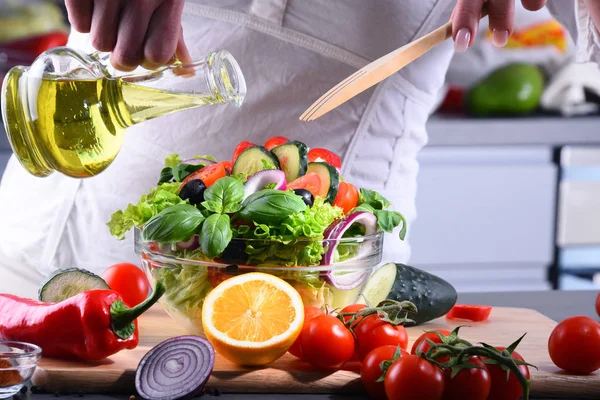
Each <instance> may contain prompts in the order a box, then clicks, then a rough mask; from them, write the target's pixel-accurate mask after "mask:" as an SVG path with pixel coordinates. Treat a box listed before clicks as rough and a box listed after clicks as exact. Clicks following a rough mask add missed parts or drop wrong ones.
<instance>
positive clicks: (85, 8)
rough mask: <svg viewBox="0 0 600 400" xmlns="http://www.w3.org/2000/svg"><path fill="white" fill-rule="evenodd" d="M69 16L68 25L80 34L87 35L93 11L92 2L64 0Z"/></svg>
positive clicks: (87, 0)
mask: <svg viewBox="0 0 600 400" xmlns="http://www.w3.org/2000/svg"><path fill="white" fill-rule="evenodd" d="M65 6H66V7H67V12H68V14H69V23H70V24H71V26H72V27H73V28H74V29H75V30H76V31H77V32H81V33H89V32H90V27H91V24H92V13H93V11H94V3H93V0H65Z"/></svg>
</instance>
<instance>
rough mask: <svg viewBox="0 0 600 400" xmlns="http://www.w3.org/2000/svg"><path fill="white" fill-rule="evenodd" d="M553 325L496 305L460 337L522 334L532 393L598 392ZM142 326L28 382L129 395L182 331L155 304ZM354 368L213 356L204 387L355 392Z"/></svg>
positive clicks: (45, 363) (49, 366)
mask: <svg viewBox="0 0 600 400" xmlns="http://www.w3.org/2000/svg"><path fill="white" fill-rule="evenodd" d="M555 325H556V323H555V322H554V321H552V320H551V319H549V318H547V317H545V316H543V315H541V314H540V313H538V312H537V311H534V310H529V309H523V308H500V307H496V308H494V309H493V311H492V314H491V316H490V320H489V321H487V322H484V323H472V324H471V325H470V327H464V328H463V329H462V336H464V338H465V339H467V340H469V341H471V342H472V343H477V342H486V343H489V344H492V345H498V346H507V345H509V344H510V343H512V342H513V341H514V340H516V339H517V338H519V336H521V335H522V334H523V333H525V332H527V335H526V336H525V338H524V339H523V341H522V343H521V344H520V346H519V348H518V349H517V351H518V352H519V353H520V354H521V355H522V356H523V357H524V358H525V360H527V361H528V362H530V363H532V364H535V365H536V366H537V367H538V368H539V370H537V371H536V370H535V369H532V371H531V374H532V382H531V394H532V396H536V397H542V396H543V397H563V398H565V397H566V398H580V399H581V398H589V399H598V398H600V374H598V373H595V374H592V375H589V376H570V375H566V374H564V373H561V372H560V370H559V369H558V368H556V367H555V366H554V365H553V364H552V362H551V361H550V357H549V356H548V351H547V343H548V337H549V335H550V332H551V331H552V329H553V328H554V326H555ZM454 326H455V325H454V324H450V325H449V324H448V323H447V321H446V320H445V319H443V318H442V319H438V320H435V321H432V322H430V323H428V324H425V325H422V326H419V327H413V328H409V329H408V331H409V339H410V340H409V346H412V343H413V341H414V340H415V339H416V338H417V337H418V336H419V335H420V334H421V333H422V331H423V330H430V329H442V328H444V329H448V328H450V329H452V328H453V327H454ZM140 332H141V339H140V345H139V346H138V347H137V348H136V349H135V350H129V351H123V352H121V353H119V354H116V355H115V356H113V357H111V358H110V359H109V360H106V361H104V362H96V363H76V362H70V361H64V360H55V359H49V358H44V359H42V362H41V363H40V366H39V368H38V369H37V371H36V373H35V375H34V377H33V383H34V384H35V385H37V386H39V387H42V388H44V389H46V390H48V391H64V390H70V391H82V392H87V393H92V392H93V393H109V392H112V393H115V392H120V393H131V394H133V393H134V378H135V369H136V367H137V364H138V362H139V360H140V359H141V358H142V356H143V355H144V354H145V353H146V352H147V351H148V350H149V349H150V348H151V347H152V346H154V345H156V344H158V343H160V342H161V341H163V340H165V339H168V338H170V337H173V336H179V335H184V334H186V332H185V331H184V329H183V328H181V327H179V326H178V325H177V324H176V323H175V322H173V320H171V319H170V317H168V316H167V314H166V313H165V312H164V311H163V310H162V309H161V308H159V307H155V308H153V309H152V310H150V311H149V312H148V313H147V314H146V315H145V316H143V317H142V318H141V320H140ZM409 348H410V347H409ZM359 368H360V366H359V364H357V363H352V364H349V365H348V367H347V368H345V369H344V370H340V371H336V372H331V373H327V372H321V371H316V370H313V369H312V368H310V366H308V365H307V364H305V363H303V362H301V361H298V360H297V359H295V358H294V357H293V356H291V355H289V354H288V355H285V356H284V357H282V358H281V359H279V360H277V361H276V362H274V363H273V364H271V365H270V366H269V367H268V368H263V369H256V368H243V367H239V366H236V365H234V364H232V363H230V362H228V361H227V360H225V359H223V358H221V357H217V361H216V365H215V369H214V371H213V374H212V376H211V378H210V380H209V384H208V385H209V387H211V388H218V389H220V390H221V391H223V392H245V393H251V392H254V393H354V394H357V393H362V392H363V388H362V385H361V383H360V377H359V375H358V371H359Z"/></svg>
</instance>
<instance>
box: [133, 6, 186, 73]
mask: <svg viewBox="0 0 600 400" xmlns="http://www.w3.org/2000/svg"><path fill="white" fill-rule="evenodd" d="M182 11H183V1H169V2H164V3H162V4H161V5H160V6H159V7H158V8H157V9H156V10H155V11H154V14H153V15H152V18H151V20H150V24H149V26H148V34H147V36H146V43H145V45H144V53H143V56H144V60H145V61H146V63H145V64H144V66H145V67H146V68H150V69H153V68H157V67H160V66H162V65H165V64H167V63H168V62H169V61H170V60H171V59H172V58H173V56H174V55H175V51H176V50H177V47H178V43H179V41H180V38H181V37H182V34H181V13H182ZM146 65H148V66H146Z"/></svg>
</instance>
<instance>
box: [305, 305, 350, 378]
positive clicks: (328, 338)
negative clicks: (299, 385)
mask: <svg viewBox="0 0 600 400" xmlns="http://www.w3.org/2000/svg"><path fill="white" fill-rule="evenodd" d="M301 337H302V339H301V342H300V343H301V346H302V354H303V356H304V361H306V362H308V363H309V364H310V365H312V366H313V367H317V368H322V369H334V368H340V367H341V366H342V365H344V364H346V363H347V362H348V361H349V360H350V359H351V358H352V355H353V354H354V337H352V332H350V331H349V330H348V329H347V328H346V327H345V326H344V324H343V323H342V321H340V320H339V319H337V318H336V317H334V316H333V315H319V316H317V317H315V318H313V319H311V320H310V321H308V324H307V325H306V327H305V328H303V332H302V334H301Z"/></svg>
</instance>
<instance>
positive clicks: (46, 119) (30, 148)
mask: <svg viewBox="0 0 600 400" xmlns="http://www.w3.org/2000/svg"><path fill="white" fill-rule="evenodd" d="M215 61H218V62H215ZM216 64H218V65H216ZM102 71H103V72H105V70H104V69H102ZM182 71H183V72H185V73H182ZM27 72H28V71H27V70H24V69H19V68H18V67H17V69H14V70H11V72H9V74H8V75H7V78H6V79H5V82H4V86H3V90H2V115H3V119H4V123H5V126H6V130H7V134H8V136H9V139H10V142H11V145H12V147H13V150H14V152H15V154H16V155H17V157H18V158H19V160H20V161H21V164H22V165H23V166H24V167H25V168H26V169H27V170H28V171H29V172H31V173H32V174H34V175H37V176H47V175H49V174H50V173H52V171H53V170H56V171H59V172H61V173H63V174H65V175H68V176H71V177H76V178H85V177H90V176H94V175H97V174H99V173H100V172H102V171H103V170H104V169H105V168H107V167H108V166H109V165H110V164H111V162H112V161H113V160H114V158H115V157H116V156H117V154H118V153H119V150H120V148H121V145H122V142H123V134H124V132H125V129H126V128H127V127H129V126H132V125H134V124H137V123H141V122H143V121H146V120H148V119H152V118H156V117H160V116H162V115H166V114H170V113H172V112H175V111H180V110H186V109H189V108H193V107H199V106H204V105H209V104H219V103H228V102H232V103H234V104H237V105H239V103H241V101H242V99H243V96H244V95H245V84H244V82H243V77H242V76H241V72H240V71H239V67H237V64H235V60H233V58H232V57H231V55H229V54H228V53H224V52H221V53H218V54H214V53H213V54H211V56H209V58H208V59H207V60H206V61H203V62H200V63H196V64H194V65H192V66H186V67H185V68H183V67H181V66H179V67H178V66H173V67H169V68H165V69H163V70H160V71H156V72H151V73H148V74H145V75H135V76H124V77H118V78H114V77H111V76H108V75H107V74H106V73H104V74H103V75H102V76H100V77H97V78H94V79H89V78H87V79H86V78H79V77H78V76H77V75H78V74H77V73H75V74H65V75H66V76H52V75H50V74H42V77H41V78H38V77H35V76H27ZM70 75H75V77H71V76H70ZM181 87H184V88H185V89H184V90H182V89H180V88H181ZM190 88H192V89H190Z"/></svg>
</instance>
